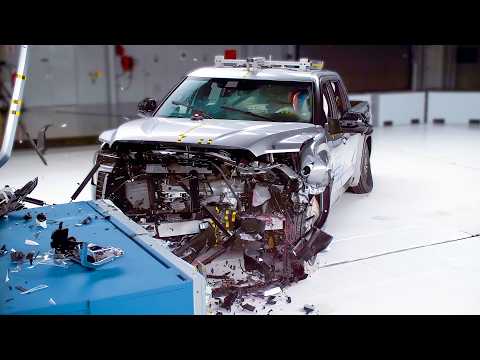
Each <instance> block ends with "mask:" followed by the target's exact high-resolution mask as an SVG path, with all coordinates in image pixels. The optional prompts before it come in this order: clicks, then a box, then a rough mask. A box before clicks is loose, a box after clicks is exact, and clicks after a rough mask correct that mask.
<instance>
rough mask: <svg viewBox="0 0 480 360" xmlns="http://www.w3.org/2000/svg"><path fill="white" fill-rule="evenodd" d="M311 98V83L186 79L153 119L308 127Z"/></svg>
mask: <svg viewBox="0 0 480 360" xmlns="http://www.w3.org/2000/svg"><path fill="white" fill-rule="evenodd" d="M312 97H313V95H312V84H311V83H310V82H298V81H271V80H247V79H218V78H195V77H188V78H186V79H185V81H184V82H182V83H181V84H180V85H179V86H178V87H177V88H176V89H175V91H174V92H173V93H172V94H171V95H170V96H169V97H168V99H167V100H166V101H165V102H164V103H163V104H162V105H161V106H160V108H159V109H158V110H157V112H156V114H155V115H156V116H161V117H175V118H191V117H192V116H193V115H194V114H200V115H201V116H203V117H204V118H215V119H227V120H251V121H278V122H302V123H311V122H312Z"/></svg>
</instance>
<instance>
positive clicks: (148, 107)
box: [137, 98, 157, 115]
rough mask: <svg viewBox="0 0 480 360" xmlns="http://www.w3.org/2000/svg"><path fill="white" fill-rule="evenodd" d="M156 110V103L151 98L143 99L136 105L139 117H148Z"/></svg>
mask: <svg viewBox="0 0 480 360" xmlns="http://www.w3.org/2000/svg"><path fill="white" fill-rule="evenodd" d="M156 108H157V101H156V100H155V99H153V98H145V99H143V100H142V101H140V102H139V103H138V106H137V112H138V113H139V114H141V115H150V114H152V113H153V112H154V111H155V109H156Z"/></svg>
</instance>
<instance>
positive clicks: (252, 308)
mask: <svg viewBox="0 0 480 360" xmlns="http://www.w3.org/2000/svg"><path fill="white" fill-rule="evenodd" d="M240 306H241V307H242V309H245V310H248V311H254V310H255V306H253V305H251V304H248V303H245V304H241V305H240Z"/></svg>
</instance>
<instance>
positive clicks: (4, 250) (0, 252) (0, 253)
mask: <svg viewBox="0 0 480 360" xmlns="http://www.w3.org/2000/svg"><path fill="white" fill-rule="evenodd" d="M6 253H7V245H5V244H3V245H2V247H1V248H0V256H3V255H5V254H6Z"/></svg>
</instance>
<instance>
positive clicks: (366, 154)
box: [349, 143, 373, 194]
mask: <svg viewBox="0 0 480 360" xmlns="http://www.w3.org/2000/svg"><path fill="white" fill-rule="evenodd" d="M360 166H361V170H360V180H359V182H358V185H357V186H352V187H350V188H349V191H350V192H352V193H355V194H366V193H369V192H370V191H372V188H373V178H372V169H371V167H370V151H369V150H368V146H367V144H366V143H365V145H364V146H363V153H362V163H361V165H360Z"/></svg>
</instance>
